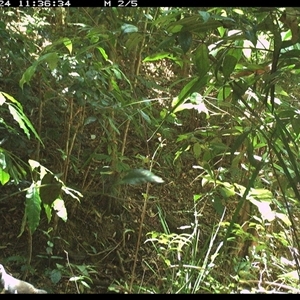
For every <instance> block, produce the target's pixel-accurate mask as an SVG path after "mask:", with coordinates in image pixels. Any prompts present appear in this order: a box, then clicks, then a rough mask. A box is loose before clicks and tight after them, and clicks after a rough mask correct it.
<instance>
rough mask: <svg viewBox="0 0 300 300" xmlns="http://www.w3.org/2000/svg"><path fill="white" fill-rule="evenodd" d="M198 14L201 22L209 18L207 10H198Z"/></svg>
mask: <svg viewBox="0 0 300 300" xmlns="http://www.w3.org/2000/svg"><path fill="white" fill-rule="evenodd" d="M198 13H199V15H200V16H201V17H202V19H203V22H204V23H206V22H207V21H208V20H209V19H210V13H208V12H207V11H202V10H201V11H198Z"/></svg>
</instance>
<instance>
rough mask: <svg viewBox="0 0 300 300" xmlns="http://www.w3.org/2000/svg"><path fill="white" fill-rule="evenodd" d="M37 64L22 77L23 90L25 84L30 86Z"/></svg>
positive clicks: (20, 83) (21, 85)
mask: <svg viewBox="0 0 300 300" xmlns="http://www.w3.org/2000/svg"><path fill="white" fill-rule="evenodd" d="M36 67H37V64H33V65H32V66H30V67H29V68H28V69H27V70H26V71H25V72H24V73H23V75H22V78H21V79H20V82H19V86H20V88H21V89H22V90H23V86H24V84H25V83H28V84H29V81H30V80H31V77H32V76H33V74H34V73H35V70H36Z"/></svg>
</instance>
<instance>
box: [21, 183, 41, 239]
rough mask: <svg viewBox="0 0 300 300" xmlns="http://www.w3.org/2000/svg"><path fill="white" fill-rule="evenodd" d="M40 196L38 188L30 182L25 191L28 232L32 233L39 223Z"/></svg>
mask: <svg viewBox="0 0 300 300" xmlns="http://www.w3.org/2000/svg"><path fill="white" fill-rule="evenodd" d="M40 214H41V198H40V195H39V188H38V187H37V186H36V185H35V184H32V185H31V186H30V187H29V189H28V190H27V192H26V200H25V215H26V221H27V224H28V228H29V230H30V233H31V234H33V233H34V232H35V230H36V228H37V227H38V225H39V223H40Z"/></svg>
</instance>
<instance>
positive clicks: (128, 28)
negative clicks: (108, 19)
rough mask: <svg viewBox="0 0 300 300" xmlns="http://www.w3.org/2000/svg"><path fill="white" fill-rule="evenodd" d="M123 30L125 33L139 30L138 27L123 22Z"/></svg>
mask: <svg viewBox="0 0 300 300" xmlns="http://www.w3.org/2000/svg"><path fill="white" fill-rule="evenodd" d="M121 30H122V32H123V33H132V32H138V28H137V27H136V26H134V25H131V24H123V25H122V26H121Z"/></svg>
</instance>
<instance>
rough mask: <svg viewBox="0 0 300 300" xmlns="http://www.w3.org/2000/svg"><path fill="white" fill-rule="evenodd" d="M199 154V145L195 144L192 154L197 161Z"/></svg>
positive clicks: (200, 150)
mask: <svg viewBox="0 0 300 300" xmlns="http://www.w3.org/2000/svg"><path fill="white" fill-rule="evenodd" d="M201 152H202V147H201V145H200V144H199V143H195V144H194V145H193V153H194V156H195V158H196V159H198V158H199V157H200V155H201Z"/></svg>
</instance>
